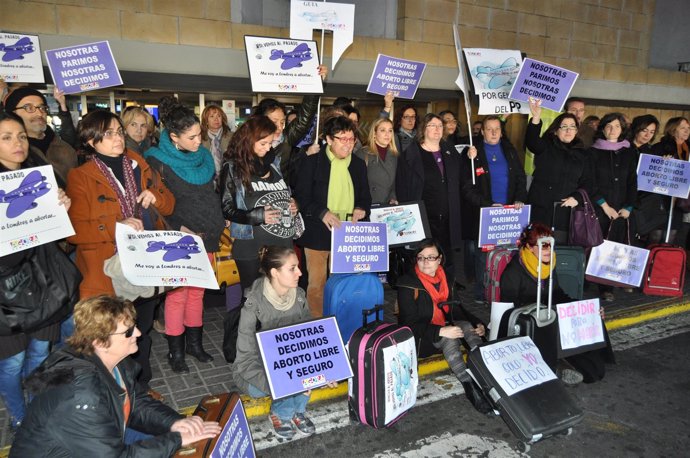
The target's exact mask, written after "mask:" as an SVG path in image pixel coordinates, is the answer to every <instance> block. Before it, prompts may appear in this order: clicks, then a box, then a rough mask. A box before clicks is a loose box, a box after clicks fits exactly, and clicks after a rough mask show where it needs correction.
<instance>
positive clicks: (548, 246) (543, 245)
mask: <svg viewBox="0 0 690 458" xmlns="http://www.w3.org/2000/svg"><path fill="white" fill-rule="evenodd" d="M541 246H542V247H544V248H551V244H550V243H548V242H546V243H542V244H541ZM538 247H539V245H532V248H538Z"/></svg>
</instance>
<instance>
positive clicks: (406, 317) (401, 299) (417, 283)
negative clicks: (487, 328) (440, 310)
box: [397, 272, 483, 358]
mask: <svg viewBox="0 0 690 458" xmlns="http://www.w3.org/2000/svg"><path fill="white" fill-rule="evenodd" d="M397 286H398V307H399V308H400V314H399V315H398V324H400V325H401V326H409V327H410V329H412V333H413V334H414V337H415V341H416V344H417V354H418V356H419V357H420V358H425V357H427V356H430V355H433V354H436V353H441V350H440V349H437V348H436V347H435V346H434V342H438V341H439V340H440V339H441V338H440V337H439V335H438V333H439V331H440V330H441V327H442V326H438V325H435V324H431V319H432V318H433V316H434V303H433V302H432V300H431V296H430V295H429V293H428V292H427V291H426V289H424V285H423V284H422V281H421V280H420V279H419V278H418V277H417V276H416V275H415V274H414V272H411V273H408V274H405V275H403V276H402V277H400V279H399V280H398V285H397ZM415 296H417V297H415ZM450 296H451V297H452V298H453V299H457V297H456V295H455V294H453V293H451V294H450ZM449 299H450V298H449ZM451 318H452V320H453V321H469V322H470V323H471V324H472V326H474V327H475V328H476V327H477V326H478V325H479V324H483V323H482V322H481V320H480V319H479V318H477V317H476V316H474V315H472V314H471V313H470V312H468V311H467V310H465V308H464V307H463V306H462V305H460V304H455V305H453V307H452V309H451V316H446V319H447V320H450V319H451Z"/></svg>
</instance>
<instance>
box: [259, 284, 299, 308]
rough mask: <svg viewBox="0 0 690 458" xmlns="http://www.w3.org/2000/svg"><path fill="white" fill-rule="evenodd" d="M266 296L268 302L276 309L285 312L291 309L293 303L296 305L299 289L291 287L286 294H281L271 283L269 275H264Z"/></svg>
mask: <svg viewBox="0 0 690 458" xmlns="http://www.w3.org/2000/svg"><path fill="white" fill-rule="evenodd" d="M263 294H264V297H265V298H266V300H267V301H268V302H270V303H271V305H272V306H273V307H275V309H276V310H278V311H280V312H285V311H286V310H290V309H291V308H292V306H293V305H295V299H296V298H297V289H296V288H290V289H289V290H288V293H287V294H286V295H285V296H279V295H278V293H277V292H276V290H275V289H274V288H273V285H271V281H270V280H269V279H268V277H264V288H263Z"/></svg>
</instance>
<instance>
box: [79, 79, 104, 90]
mask: <svg viewBox="0 0 690 458" xmlns="http://www.w3.org/2000/svg"><path fill="white" fill-rule="evenodd" d="M99 87H101V85H100V84H98V83H97V82H95V81H94V82H93V83H87V84H81V85H80V86H79V89H81V90H82V91H88V90H89V89H98V88H99Z"/></svg>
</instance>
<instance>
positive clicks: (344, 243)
mask: <svg viewBox="0 0 690 458" xmlns="http://www.w3.org/2000/svg"><path fill="white" fill-rule="evenodd" d="M330 268H331V273H333V274H352V273H357V272H388V229H387V227H386V223H351V222H343V223H341V225H340V227H339V228H337V229H336V228H333V230H332V231H331V265H330Z"/></svg>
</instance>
